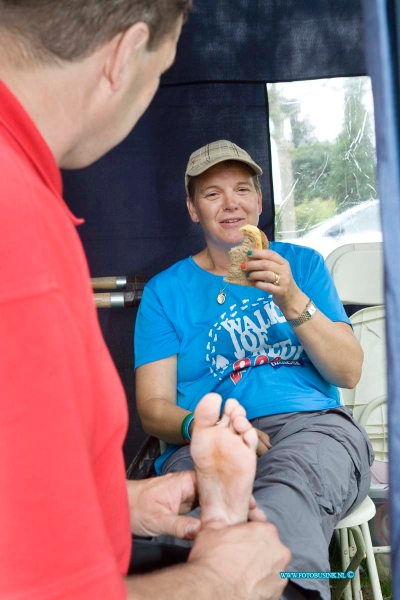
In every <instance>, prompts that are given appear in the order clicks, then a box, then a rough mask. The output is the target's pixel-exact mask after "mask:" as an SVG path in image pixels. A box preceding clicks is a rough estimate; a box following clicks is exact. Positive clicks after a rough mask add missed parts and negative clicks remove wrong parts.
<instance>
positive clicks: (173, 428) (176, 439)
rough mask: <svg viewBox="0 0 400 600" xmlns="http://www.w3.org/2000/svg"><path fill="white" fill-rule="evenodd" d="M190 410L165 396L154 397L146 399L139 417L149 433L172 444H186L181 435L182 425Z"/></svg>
mask: <svg viewBox="0 0 400 600" xmlns="http://www.w3.org/2000/svg"><path fill="white" fill-rule="evenodd" d="M189 412H190V411H188V410H185V409H184V408H181V407H180V406H177V405H176V404H173V403H172V402H170V401H168V400H165V399H164V398H157V397H154V398H149V399H148V400H146V402H145V404H144V405H143V406H142V407H141V409H140V411H139V417H140V420H141V423H142V427H143V429H144V430H145V432H146V433H148V434H149V435H154V436H155V437H157V438H159V439H160V440H163V441H164V442H169V443H170V444H186V443H187V442H186V440H184V439H183V437H182V435H181V425H182V421H183V419H184V418H185V416H186V415H188V414H189Z"/></svg>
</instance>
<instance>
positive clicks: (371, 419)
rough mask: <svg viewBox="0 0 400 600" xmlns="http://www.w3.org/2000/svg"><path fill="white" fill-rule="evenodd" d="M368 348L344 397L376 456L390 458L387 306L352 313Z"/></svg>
mask: <svg viewBox="0 0 400 600" xmlns="http://www.w3.org/2000/svg"><path fill="white" fill-rule="evenodd" d="M350 320H351V322H352V325H353V328H354V333H355V335H356V336H357V339H358V340H359V342H360V344H361V346H362V349H363V351H364V363H363V369H362V375H361V379H360V381H359V382H358V384H357V385H356V387H355V388H354V389H353V390H347V389H342V390H341V396H342V401H343V403H344V404H345V406H347V408H350V409H351V410H352V411H353V413H354V417H355V418H356V419H357V421H358V422H359V423H361V424H362V425H363V426H364V427H365V429H366V431H367V433H368V436H369V438H370V440H371V443H372V446H373V448H374V452H375V458H376V459H377V460H381V461H387V460H388V439H387V432H388V428H387V410H386V399H387V388H386V346H385V308H384V306H371V307H369V308H363V309H362V310H359V311H358V312H356V313H354V315H352V316H351V317H350Z"/></svg>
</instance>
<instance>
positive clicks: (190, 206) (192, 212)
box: [186, 196, 199, 223]
mask: <svg viewBox="0 0 400 600" xmlns="http://www.w3.org/2000/svg"><path fill="white" fill-rule="evenodd" d="M186 206H187V208H188V211H189V215H190V218H191V219H192V221H193V222H194V223H198V222H199V218H198V216H197V212H196V209H195V207H194V204H193V202H192V199H191V198H189V196H187V198H186Z"/></svg>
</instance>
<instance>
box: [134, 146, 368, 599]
mask: <svg viewBox="0 0 400 600" xmlns="http://www.w3.org/2000/svg"><path fill="white" fill-rule="evenodd" d="M261 173H262V171H261V169H260V167H259V166H258V165H257V164H256V163H255V162H254V161H253V160H252V158H251V157H250V156H249V155H248V154H247V152H245V151H244V150H242V149H241V148H239V147H238V146H236V145H235V144H233V143H231V142H228V141H225V140H222V141H218V142H213V143H211V144H208V145H207V146H205V147H204V148H201V149H199V150H197V151H196V152H194V153H193V154H192V155H191V156H190V159H189V163H188V166H187V170H186V176H185V184H186V191H187V206H188V210H189V214H190V217H191V219H192V220H193V221H194V222H196V223H199V224H200V225H201V227H202V229H203V232H204V236H205V242H206V247H205V248H204V250H202V251H201V252H200V253H199V254H196V255H195V256H190V257H189V258H186V259H184V260H182V261H179V262H178V263H177V264H175V265H173V266H172V267H170V268H169V269H167V270H166V271H164V272H162V273H160V274H159V275H157V276H156V277H154V278H153V279H152V280H151V281H150V282H149V283H148V284H147V286H146V287H145V290H144V293H143V298H142V301H141V304H140V308H139V312H138V317H137V322H136V330H135V360H136V369H137V371H136V382H137V383H136V385H137V408H138V412H139V416H140V418H141V421H142V425H143V428H144V429H145V431H146V432H147V433H149V434H151V435H154V436H156V437H158V438H160V439H161V440H164V441H165V442H167V443H168V447H167V450H166V451H165V452H164V453H163V454H162V456H161V457H160V458H159V459H158V460H157V465H156V468H157V470H158V472H159V473H169V472H173V471H180V470H184V469H192V468H193V463H192V459H191V456H190V437H191V430H192V426H193V421H192V418H193V414H192V413H193V410H194V408H195V407H196V405H197V403H198V402H199V400H200V399H201V397H202V396H203V395H204V394H205V393H207V392H216V393H218V394H220V395H221V396H222V398H223V399H224V400H226V399H227V398H230V397H233V398H236V399H237V400H238V401H239V402H240V404H241V405H242V406H243V407H244V408H245V409H246V413H247V417H248V419H250V420H251V422H252V424H253V426H254V427H255V428H256V429H257V432H258V438H259V441H258V448H257V454H258V457H259V458H258V461H257V472H256V479H255V485H254V490H253V493H254V496H255V498H256V501H257V504H258V506H259V507H261V508H262V509H263V510H264V512H265V514H266V516H267V518H268V520H269V521H271V522H272V523H274V524H275V525H276V526H277V528H278V531H279V534H280V537H281V539H282V541H283V543H284V544H286V545H287V546H288V547H289V548H290V550H291V552H292V561H291V563H290V564H289V566H288V568H287V570H288V571H329V570H330V567H329V559H328V545H329V542H330V539H331V536H332V533H333V529H334V527H335V525H336V523H337V522H338V521H339V519H340V518H341V517H343V516H344V514H345V513H346V512H347V511H348V510H349V509H350V508H351V507H352V506H354V505H355V504H357V503H359V502H361V501H362V500H363V499H364V498H365V496H366V495H367V493H368V490H369V486H370V464H371V463H372V460H373V452H372V448H371V445H370V443H369V441H368V438H367V435H366V433H365V431H364V430H363V428H362V427H361V426H360V425H358V424H357V423H356V422H355V421H354V419H353V417H352V415H351V412H350V411H348V410H347V409H346V408H345V407H343V406H341V405H340V400H339V391H338V389H337V386H340V387H348V388H352V387H354V386H355V385H356V384H357V382H358V380H359V378H360V374H361V367H362V361H363V353H362V350H361V347H360V345H359V343H358V341H357V339H356V337H355V336H354V334H353V331H352V328H351V326H350V322H349V320H348V318H347V316H346V313H345V311H344V309H343V306H342V304H341V302H340V300H339V298H338V295H337V292H336V289H335V287H334V284H333V282H332V280H331V277H330V274H329V272H328V270H327V268H326V267H325V263H324V260H323V258H322V256H320V255H319V254H318V253H317V252H315V251H314V250H311V249H309V248H304V247H300V246H295V245H292V244H288V243H284V242H271V243H270V247H269V249H268V250H254V251H253V252H252V253H251V254H249V256H248V260H247V261H246V263H244V264H243V265H242V269H243V271H244V272H245V273H246V276H247V279H248V281H249V282H251V284H252V285H251V286H249V287H247V286H241V285H233V284H227V283H226V282H225V281H224V277H225V276H226V275H227V272H228V269H229V266H230V260H229V255H228V252H229V250H230V249H231V248H232V247H233V246H235V245H238V244H240V243H241V242H242V241H243V235H242V233H241V232H240V228H241V227H242V226H243V225H245V224H251V225H257V223H258V219H259V215H260V213H261V190H260V185H259V180H258V176H259V175H261ZM271 445H272V446H271ZM293 581H295V583H297V584H298V585H299V586H300V587H301V589H302V591H303V593H304V594H305V595H307V593H308V592H310V593H311V595H312V592H314V597H315V595H316V596H320V597H322V598H324V599H325V598H329V597H330V592H329V584H328V581H327V580H324V579H298V580H293ZM290 589H291V588H290V586H288V588H287V590H288V592H287V594H288V595H287V596H285V597H290ZM292 589H294V586H292ZM297 589H298V588H297ZM293 597H295V596H293Z"/></svg>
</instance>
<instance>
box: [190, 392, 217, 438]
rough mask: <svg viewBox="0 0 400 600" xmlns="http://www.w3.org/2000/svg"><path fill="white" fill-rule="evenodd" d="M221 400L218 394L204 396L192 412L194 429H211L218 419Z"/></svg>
mask: <svg viewBox="0 0 400 600" xmlns="http://www.w3.org/2000/svg"><path fill="white" fill-rule="evenodd" d="M221 404H222V398H221V396H220V395H219V394H214V393H211V394H206V395H205V396H204V397H203V398H202V399H201V400H200V402H199V403H198V405H197V406H196V409H195V411H194V429H196V428H197V427H213V426H214V425H215V423H216V422H217V421H218V419H219V414H220V410H221Z"/></svg>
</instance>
